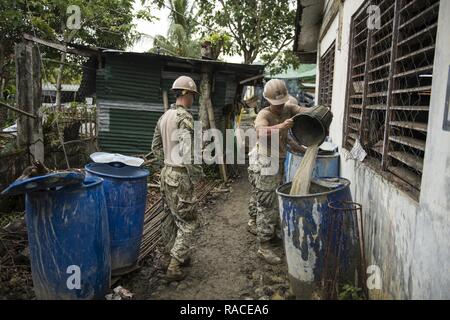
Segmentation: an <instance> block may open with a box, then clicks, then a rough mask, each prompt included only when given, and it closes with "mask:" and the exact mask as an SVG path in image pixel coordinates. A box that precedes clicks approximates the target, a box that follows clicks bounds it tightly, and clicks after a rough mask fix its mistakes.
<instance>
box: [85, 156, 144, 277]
mask: <svg viewBox="0 0 450 320" xmlns="http://www.w3.org/2000/svg"><path fill="white" fill-rule="evenodd" d="M85 169H86V171H87V176H98V177H101V178H103V180H104V182H103V188H104V190H105V198H106V207H107V211H108V220H109V231H110V238H111V268H112V275H113V276H118V275H123V274H126V273H129V272H130V271H132V270H134V269H135V268H136V265H137V262H138V257H139V250H140V246H141V241H142V232H143V228H144V214H145V206H146V201H147V176H148V175H149V171H148V170H145V169H141V168H138V167H132V166H127V165H125V164H123V163H120V162H112V163H89V164H87V165H86V166H85Z"/></svg>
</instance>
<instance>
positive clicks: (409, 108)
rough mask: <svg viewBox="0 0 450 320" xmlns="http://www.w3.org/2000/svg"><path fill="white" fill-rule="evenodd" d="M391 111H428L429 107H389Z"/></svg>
mask: <svg viewBox="0 0 450 320" xmlns="http://www.w3.org/2000/svg"><path fill="white" fill-rule="evenodd" d="M391 110H404V111H429V110H430V107H429V106H391Z"/></svg>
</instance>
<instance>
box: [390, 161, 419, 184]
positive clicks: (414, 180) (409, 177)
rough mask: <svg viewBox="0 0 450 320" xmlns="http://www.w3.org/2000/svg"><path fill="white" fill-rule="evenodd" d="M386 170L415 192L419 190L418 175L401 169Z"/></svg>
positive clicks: (391, 167)
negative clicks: (414, 189) (411, 187)
mask: <svg viewBox="0 0 450 320" xmlns="http://www.w3.org/2000/svg"><path fill="white" fill-rule="evenodd" d="M388 170H389V171H390V172H392V173H393V174H395V175H396V176H397V177H399V178H400V179H402V180H404V181H406V182H407V183H408V184H410V185H411V186H413V187H414V188H416V189H417V190H420V183H421V177H420V176H419V175H417V174H415V173H413V172H411V171H410V170H407V169H405V168H402V167H394V166H389V167H388Z"/></svg>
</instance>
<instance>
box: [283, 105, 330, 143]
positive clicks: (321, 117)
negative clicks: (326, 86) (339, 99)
mask: <svg viewBox="0 0 450 320" xmlns="http://www.w3.org/2000/svg"><path fill="white" fill-rule="evenodd" d="M332 119H333V114H332V113H331V111H330V108H328V107H325V106H315V107H312V108H309V109H308V111H305V112H302V113H299V114H297V115H295V116H294V117H293V120H294V126H293V127H292V128H291V129H289V131H290V134H291V135H292V136H293V137H294V139H295V140H297V142H298V143H299V144H300V145H303V146H306V147H309V146H312V145H316V144H317V145H320V144H322V143H323V142H324V141H325V138H326V137H327V135H328V130H329V127H330V124H331V120H332Z"/></svg>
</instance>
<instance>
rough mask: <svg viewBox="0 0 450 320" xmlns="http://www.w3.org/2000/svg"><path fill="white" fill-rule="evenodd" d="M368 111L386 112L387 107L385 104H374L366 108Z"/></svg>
mask: <svg viewBox="0 0 450 320" xmlns="http://www.w3.org/2000/svg"><path fill="white" fill-rule="evenodd" d="M366 109H368V110H386V105H384V104H372V105H368V106H367V107H366Z"/></svg>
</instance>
